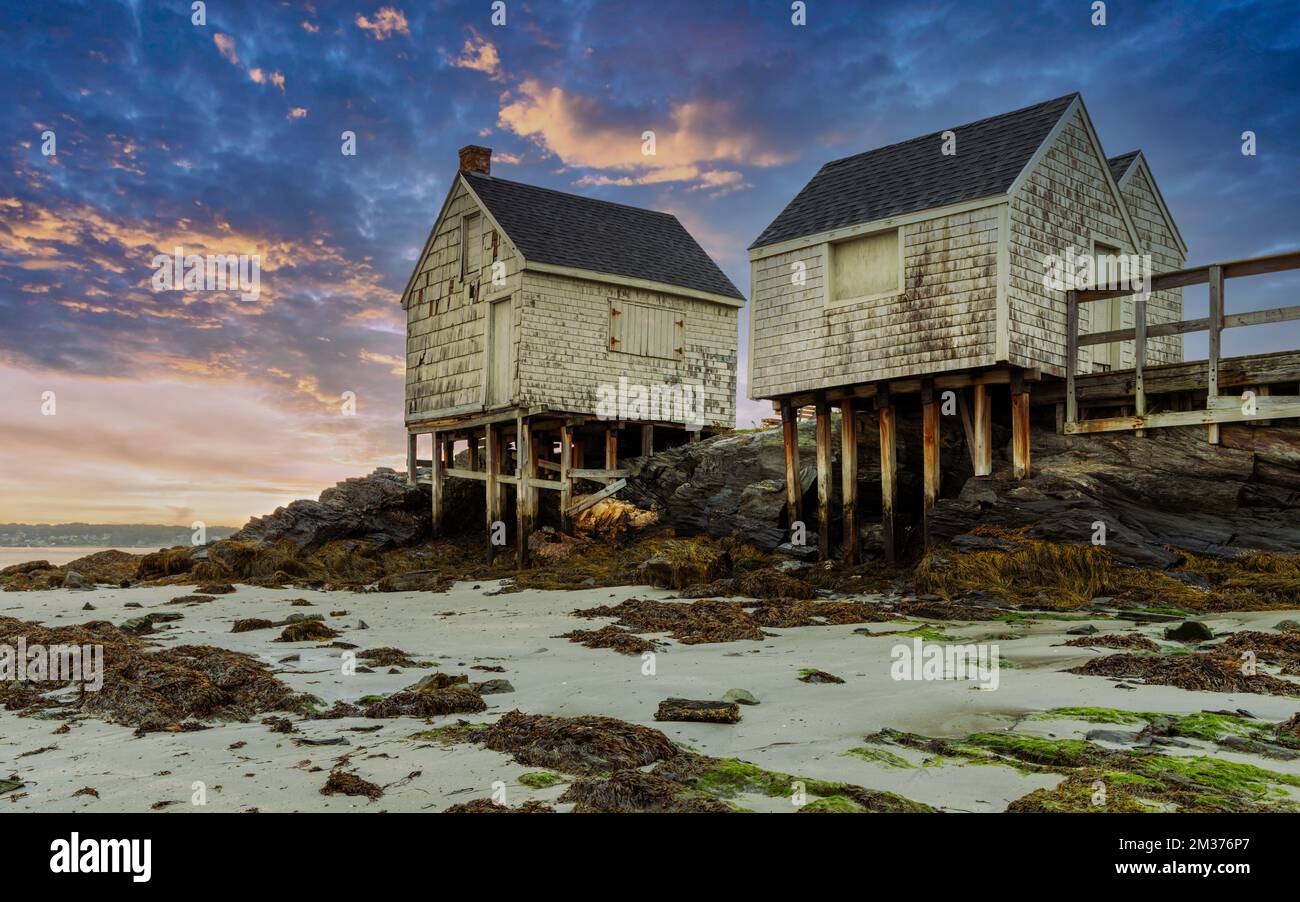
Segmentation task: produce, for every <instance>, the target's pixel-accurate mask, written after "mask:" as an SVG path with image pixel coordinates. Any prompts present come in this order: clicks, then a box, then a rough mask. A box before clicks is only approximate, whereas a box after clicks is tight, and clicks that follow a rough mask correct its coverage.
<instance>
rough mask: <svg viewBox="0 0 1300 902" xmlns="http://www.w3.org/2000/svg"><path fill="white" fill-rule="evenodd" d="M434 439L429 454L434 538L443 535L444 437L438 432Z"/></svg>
mask: <svg viewBox="0 0 1300 902" xmlns="http://www.w3.org/2000/svg"><path fill="white" fill-rule="evenodd" d="M430 437H431V438H432V439H433V453H431V454H430V455H429V458H430V463H429V477H430V478H429V500H430V502H431V506H430V509H429V514H430V517H431V526H430V529H431V533H432V535H433V537H434V538H437V537H438V536H440V535H442V471H443V467H442V457H441V455H440V453H439V452H440V451H441V448H440V447H439V446H440V445H441V444H442V441H443V439H442V437H441V436H440V435H438V433H436V432H435V433H433V435H432V436H430Z"/></svg>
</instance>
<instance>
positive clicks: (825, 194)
mask: <svg viewBox="0 0 1300 902" xmlns="http://www.w3.org/2000/svg"><path fill="white" fill-rule="evenodd" d="M1078 96H1079V95H1078V94H1077V93H1076V94H1068V95H1066V96H1065V97H1058V98H1056V99H1055V100H1048V101H1045V102H1043V103H1039V104H1036V105H1034V106H1030V107H1025V108H1024V109H1022V110H1015V111H1013V112H1010V113H1003V114H1002V115H1000V116H993V117H991V118H989V119H981V120H980V121H978V122H972V123H969V124H968V125H960V126H957V127H956V128H953V129H951V130H952V131H953V132H954V133H955V134H956V136H957V153H956V154H955V155H952V156H944V155H943V153H942V152H941V149H942V142H943V138H942V135H943V131H947V129H944V130H943V131H938V132H934V133H933V134H929V135H923V136H921V137H919V138H913V139H912V140H910V141H904V142H902V143H900V144H890V145H889V146H887V147H880V148H877V149H876V150H869V151H867V152H866V153H860V154H856V155H855V156H851V157H845V158H844V159H842V160H833V161H832V162H830V163H827V164H826V165H825V166H823V167H822V168H821V169H820V170H819V171H818V172H817V174H816V175H815V176H813V178H812V180H811V181H810V182H808V184H807V185H804V187H803V190H802V191H800V192H799V193H798V194H797V195H796V196H795V198H794V200H792V201H790V203H789V204H788V205H787V206H786V208H785V209H784V210H782V211H781V213H780V215H778V216H777V217H776V219H774V220H772V224H771V225H769V226H768V227H767V228H766V229H764V230H763V233H762V234H761V235H759V236H758V238H757V239H756V240H755V241H754V243H753V244H751V245H750V249H751V250H752V249H753V248H756V247H763V246H764V245H768V244H775V243H776V242H778V241H788V240H790V239H791V238H802V237H804V236H805V235H816V234H818V233H819V232H826V231H829V230H831V229H837V228H843V227H845V226H852V225H859V224H861V223H864V222H874V221H875V220H877V219H884V218H886V217H889V216H899V215H902V214H904V213H914V212H916V211H918V210H929V209H933V208H934V207H942V206H946V205H947V204H955V203H960V202H962V201H966V200H975V199H976V198H980V197H991V196H993V195H997V194H1004V193H1006V191H1007V189H1008V188H1010V187H1011V183H1012V182H1014V181H1015V179H1016V176H1018V175H1019V174H1020V171H1021V170H1022V169H1024V167H1025V164H1026V163H1028V162H1029V159H1030V157H1032V156H1033V155H1034V151H1036V150H1038V148H1039V146H1040V145H1041V144H1042V143H1043V141H1044V139H1046V138H1047V136H1048V134H1049V133H1050V132H1051V130H1052V127H1053V126H1055V125H1056V123H1057V122H1058V121H1059V120H1060V118H1061V115H1062V114H1063V113H1064V112H1065V110H1066V109H1067V108H1068V107H1069V105H1070V103H1071V102H1072V101H1073V100H1074V99H1075V98H1076V97H1078Z"/></svg>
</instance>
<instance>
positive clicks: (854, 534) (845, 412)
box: [840, 398, 858, 564]
mask: <svg viewBox="0 0 1300 902" xmlns="http://www.w3.org/2000/svg"><path fill="white" fill-rule="evenodd" d="M840 502H841V507H842V511H843V514H844V563H846V564H856V563H857V562H858V510H857V507H858V420H857V411H856V410H855V409H854V404H853V400H852V399H851V398H845V399H844V400H843V401H841V402H840Z"/></svg>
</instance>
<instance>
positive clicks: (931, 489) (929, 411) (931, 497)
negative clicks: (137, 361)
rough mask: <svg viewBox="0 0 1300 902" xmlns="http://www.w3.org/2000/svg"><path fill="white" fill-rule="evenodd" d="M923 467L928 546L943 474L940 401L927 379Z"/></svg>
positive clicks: (923, 396)
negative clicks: (941, 469)
mask: <svg viewBox="0 0 1300 902" xmlns="http://www.w3.org/2000/svg"><path fill="white" fill-rule="evenodd" d="M921 469H922V480H921V484H922V491H923V492H924V499H923V508H924V521H923V527H922V529H923V531H924V535H925V545H926V547H927V548H928V547H929V546H930V544H931V542H932V541H933V539H932V537H931V535H930V526H931V523H930V521H931V518H932V517H933V515H934V505H935V502H936V501H938V500H939V486H940V481H941V475H940V472H939V402H938V400H937V399H936V398H935V396H934V383H933V382H932V381H930V380H928V379H927V380H926V385H925V386H923V387H922V389H921Z"/></svg>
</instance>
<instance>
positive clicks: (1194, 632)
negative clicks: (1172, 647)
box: [1165, 620, 1214, 642]
mask: <svg viewBox="0 0 1300 902" xmlns="http://www.w3.org/2000/svg"><path fill="white" fill-rule="evenodd" d="M1165 638H1166V639H1168V640H1169V641H1171V642H1205V641H1206V640H1208V639H1213V638H1214V630H1212V629H1210V628H1209V627H1208V626H1206V625H1205V624H1204V623H1202V622H1201V621H1199V620H1187V621H1184V622H1183V623H1182V624H1181V625H1179V626H1176V627H1171V628H1170V629H1167V630H1165Z"/></svg>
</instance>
